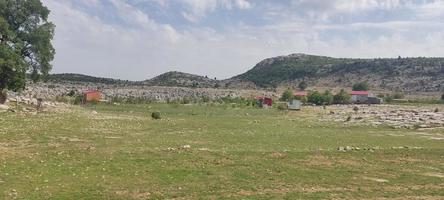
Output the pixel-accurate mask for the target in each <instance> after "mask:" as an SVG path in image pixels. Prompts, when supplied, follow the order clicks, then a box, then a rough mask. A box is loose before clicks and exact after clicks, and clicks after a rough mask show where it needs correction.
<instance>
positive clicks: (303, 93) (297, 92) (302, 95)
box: [293, 91, 308, 97]
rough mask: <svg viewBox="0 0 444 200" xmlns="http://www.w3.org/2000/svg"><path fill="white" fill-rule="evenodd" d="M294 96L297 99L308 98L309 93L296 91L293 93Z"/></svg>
mask: <svg viewBox="0 0 444 200" xmlns="http://www.w3.org/2000/svg"><path fill="white" fill-rule="evenodd" d="M293 96H295V97H306V96H308V92H307V91H296V92H294V93H293Z"/></svg>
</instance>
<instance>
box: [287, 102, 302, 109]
mask: <svg viewBox="0 0 444 200" xmlns="http://www.w3.org/2000/svg"><path fill="white" fill-rule="evenodd" d="M301 105H302V103H301V101H300V100H296V99H293V100H290V102H288V103H287V107H288V110H301Z"/></svg>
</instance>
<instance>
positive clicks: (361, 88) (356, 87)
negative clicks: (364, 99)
mask: <svg viewBox="0 0 444 200" xmlns="http://www.w3.org/2000/svg"><path fill="white" fill-rule="evenodd" d="M369 89H370V86H369V85H368V83H367V82H359V83H355V84H354V85H353V91H366V90H369Z"/></svg>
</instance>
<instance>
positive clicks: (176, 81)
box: [143, 71, 220, 88]
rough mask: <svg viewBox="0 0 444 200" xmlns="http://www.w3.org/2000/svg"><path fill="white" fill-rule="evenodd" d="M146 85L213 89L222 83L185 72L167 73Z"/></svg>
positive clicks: (150, 80) (147, 82) (147, 81)
mask: <svg viewBox="0 0 444 200" xmlns="http://www.w3.org/2000/svg"><path fill="white" fill-rule="evenodd" d="M143 83H144V85H150V86H172V87H178V86H179V87H194V88H212V87H220V81H218V80H215V79H210V78H208V77H204V76H199V75H194V74H188V73H183V72H177V71H172V72H167V73H164V74H161V75H159V76H156V77H154V78H152V79H149V80H146V81H143Z"/></svg>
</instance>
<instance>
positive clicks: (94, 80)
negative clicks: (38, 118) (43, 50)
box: [45, 73, 138, 84]
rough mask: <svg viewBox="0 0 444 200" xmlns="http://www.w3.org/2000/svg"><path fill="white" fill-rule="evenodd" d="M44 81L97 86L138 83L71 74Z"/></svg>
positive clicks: (46, 78)
mask: <svg viewBox="0 0 444 200" xmlns="http://www.w3.org/2000/svg"><path fill="white" fill-rule="evenodd" d="M45 81H46V82H52V83H63V82H82V83H97V84H138V82H136V81H127V80H120V79H112V78H101V77H94V76H88V75H83V74H73V73H63V74H50V75H48V76H47V77H45Z"/></svg>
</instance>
